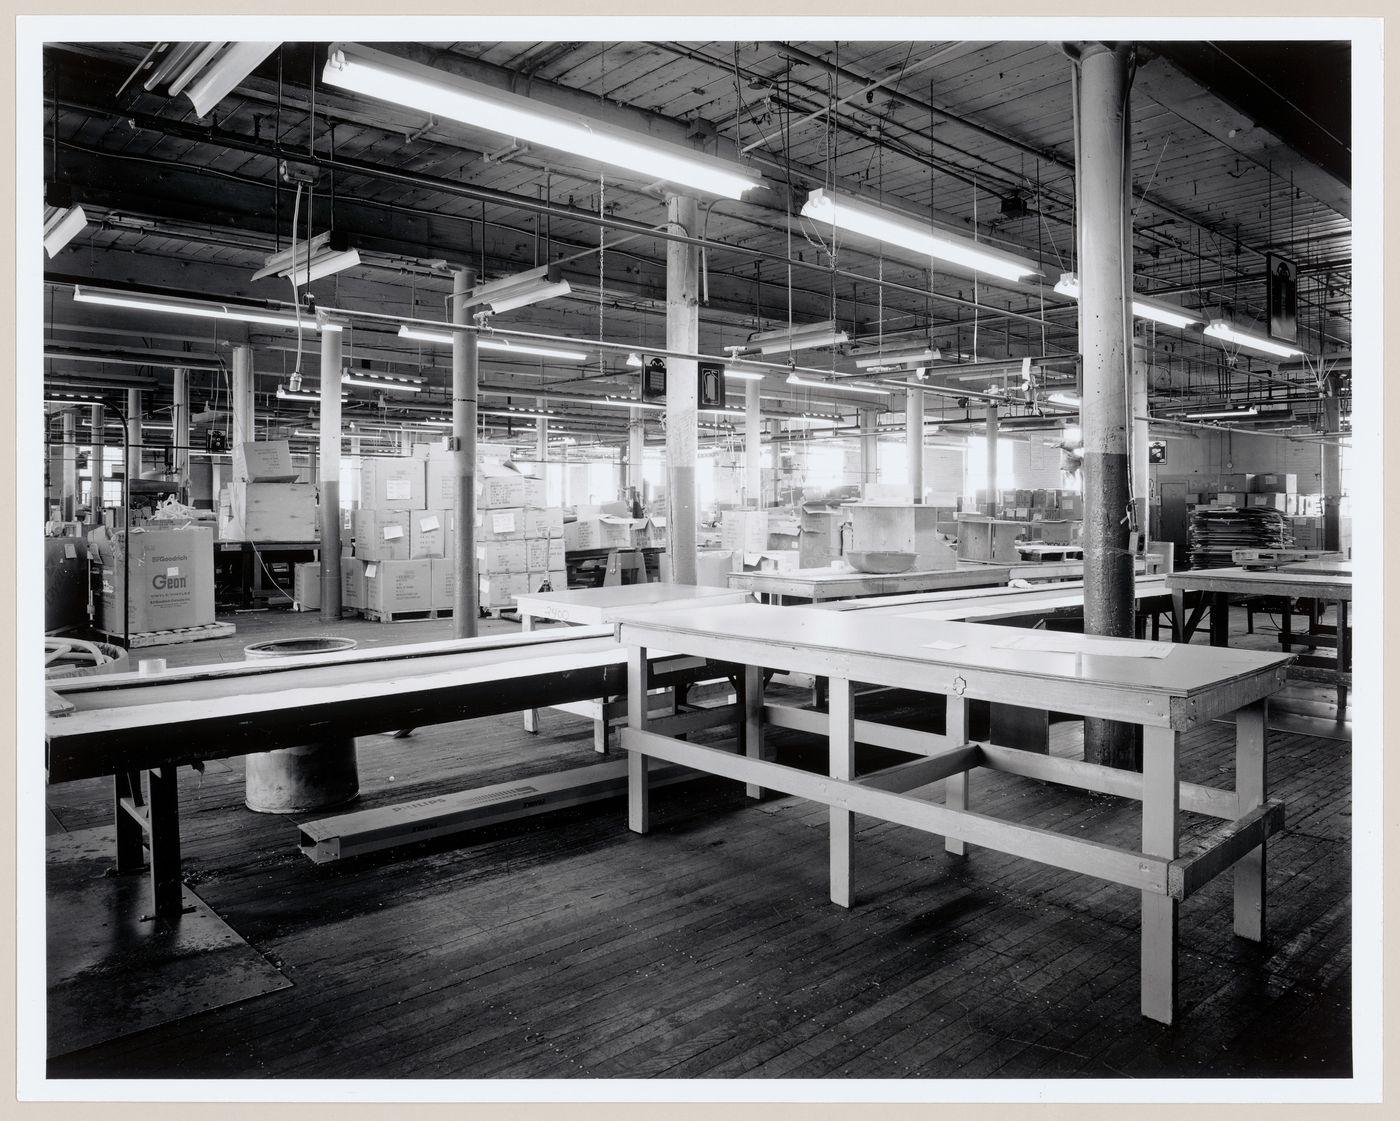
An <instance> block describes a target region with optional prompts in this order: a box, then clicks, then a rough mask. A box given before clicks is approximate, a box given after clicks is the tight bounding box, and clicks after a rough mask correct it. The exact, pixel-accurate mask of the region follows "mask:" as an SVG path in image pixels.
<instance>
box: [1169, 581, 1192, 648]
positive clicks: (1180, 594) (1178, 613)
mask: <svg viewBox="0 0 1400 1121" xmlns="http://www.w3.org/2000/svg"><path fill="white" fill-rule="evenodd" d="M1185 622H1186V593H1185V592H1184V591H1182V590H1181V589H1180V588H1173V589H1172V641H1173V642H1187V641H1189V636H1188V635H1186V634H1185Z"/></svg>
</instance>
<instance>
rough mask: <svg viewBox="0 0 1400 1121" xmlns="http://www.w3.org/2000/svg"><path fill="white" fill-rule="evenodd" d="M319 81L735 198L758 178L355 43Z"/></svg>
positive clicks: (333, 56) (338, 47)
mask: <svg viewBox="0 0 1400 1121" xmlns="http://www.w3.org/2000/svg"><path fill="white" fill-rule="evenodd" d="M322 81H324V82H325V83H326V84H327V85H331V86H337V87H339V88H340V89H345V90H350V91H352V92H354V93H358V94H362V95H364V96H366V97H373V98H378V99H379V100H381V101H388V102H392V103H393V104H396V105H404V106H408V107H409V108H413V109H417V110H419V111H420V112H422V113H427V114H432V115H434V116H438V117H446V118H448V119H450V120H454V121H460V122H462V123H463V124H466V125H470V126H472V127H473V128H484V129H489V130H490V131H491V132H496V133H500V134H501V135H503V136H513V137H517V138H519V139H521V140H526V141H529V142H530V143H533V144H541V145H543V146H544V147H546V148H554V149H556V150H558V151H561V152H570V153H572V154H574V155H576V156H582V157H584V158H585V159H589V160H598V161H599V162H601V163H606V164H611V165H612V166H613V167H617V168H621V169H623V170H624V171H628V172H631V173H633V176H634V177H635V178H638V179H642V180H644V181H646V182H654V181H656V180H658V179H660V180H665V181H667V182H669V183H675V184H679V185H683V186H688V187H694V188H695V189H696V190H700V191H704V192H706V193H707V194H713V195H720V196H723V197H724V198H734V199H737V198H738V197H739V196H740V195H742V194H743V193H744V192H745V191H748V190H752V189H753V188H754V187H759V186H762V185H763V181H762V178H761V176H759V175H758V173H757V172H754V171H751V170H749V169H748V168H746V167H743V166H741V165H739V164H736V163H730V162H728V161H726V160H720V159H716V158H714V157H711V156H706V155H704V154H703V153H700V152H696V151H691V150H689V149H687V148H685V147H684V146H682V145H680V144H672V143H670V142H669V141H665V140H660V139H657V138H655V137H649V136H644V135H642V134H640V133H633V132H629V131H627V130H625V129H621V128H618V127H617V126H615V125H612V124H609V123H607V122H604V121H599V120H594V119H592V118H589V117H585V116H583V115H581V114H579V113H573V112H570V111H568V110H565V109H560V108H557V107H555V106H553V105H548V104H545V103H544V102H541V101H537V100H534V99H532V98H528V97H521V96H520V95H519V94H514V93H509V92H508V91H506V90H502V89H497V88H496V87H494V86H489V85H486V84H485V83H482V82H475V81H472V80H471V79H469V78H463V77H460V76H458V75H456V74H448V73H446V72H445V71H442V70H435V69H433V68H432V67H429V66H424V65H422V64H421V63H416V62H412V61H410V60H408V59H404V58H399V57H397V56H395V55H391V54H386V53H385V52H383V51H379V50H375V49H373V48H371V47H363V46H360V45H359V44H355V43H334V44H332V45H331V48H330V55H329V61H327V63H326V67H325V70H324V72H323V74H322Z"/></svg>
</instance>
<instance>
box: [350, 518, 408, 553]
mask: <svg viewBox="0 0 1400 1121" xmlns="http://www.w3.org/2000/svg"><path fill="white" fill-rule="evenodd" d="M413 515H414V511H412V510H368V509H364V508H361V509H359V510H356V511H355V513H354V516H353V518H352V519H351V521H352V523H353V525H354V532H355V555H356V556H357V557H359V558H360V560H366V561H374V560H382V561H405V560H410V559H412V558H411V557H410V556H409V550H410V549H411V548H412V536H411V530H410V528H409V527H410V524H411V522H412V519H413Z"/></svg>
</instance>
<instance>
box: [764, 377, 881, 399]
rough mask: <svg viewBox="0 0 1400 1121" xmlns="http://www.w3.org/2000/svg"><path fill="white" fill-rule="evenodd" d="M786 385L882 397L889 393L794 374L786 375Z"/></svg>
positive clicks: (847, 383)
mask: <svg viewBox="0 0 1400 1121" xmlns="http://www.w3.org/2000/svg"><path fill="white" fill-rule="evenodd" d="M787 383H788V385H800V386H805V387H806V388H808V389H839V390H845V391H848V392H851V393H873V394H875V395H877V396H880V397H883V396H885V395H886V394H887V393H889V392H890V391H889V390H888V389H876V388H875V387H874V386H864V385H851V384H850V383H849V382H833V381H809V380H808V379H807V378H800V377H798V376H797V375H796V374H788V376H787Z"/></svg>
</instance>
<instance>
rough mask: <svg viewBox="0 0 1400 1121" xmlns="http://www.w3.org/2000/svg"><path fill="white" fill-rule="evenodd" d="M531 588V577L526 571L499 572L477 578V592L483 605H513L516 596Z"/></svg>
mask: <svg viewBox="0 0 1400 1121" xmlns="http://www.w3.org/2000/svg"><path fill="white" fill-rule="evenodd" d="M529 590H530V578H529V576H528V575H527V574H526V573H524V572H499V573H496V574H495V575H493V576H479V577H478V578H477V592H478V595H479V597H480V602H481V606H482V607H513V606H515V597H516V596H523V595H525V594H526V593H527V592H528V591H529Z"/></svg>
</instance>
